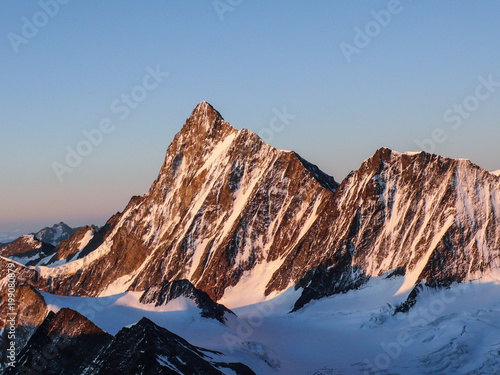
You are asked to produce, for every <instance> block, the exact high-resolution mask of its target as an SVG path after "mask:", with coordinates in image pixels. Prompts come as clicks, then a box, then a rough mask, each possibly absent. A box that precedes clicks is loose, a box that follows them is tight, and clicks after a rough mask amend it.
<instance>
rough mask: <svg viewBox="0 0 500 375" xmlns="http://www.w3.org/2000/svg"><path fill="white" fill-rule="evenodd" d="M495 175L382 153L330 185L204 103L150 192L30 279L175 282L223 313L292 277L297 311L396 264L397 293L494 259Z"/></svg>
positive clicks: (113, 285) (111, 290)
mask: <svg viewBox="0 0 500 375" xmlns="http://www.w3.org/2000/svg"><path fill="white" fill-rule="evenodd" d="M499 184H500V182H499V178H498V177H496V176H494V175H492V174H490V173H488V172H486V171H485V170H483V169H481V168H479V167H478V166H476V165H473V164H472V163H470V162H469V161H466V160H454V159H448V158H443V157H439V156H436V155H430V154H427V153H425V152H421V153H408V154H400V153H398V152H395V151H391V150H389V149H386V148H382V149H380V150H378V151H377V152H376V153H375V155H374V156H373V157H371V158H369V159H368V160H366V161H365V162H364V163H363V164H362V166H361V167H360V169H358V170H357V171H354V172H352V173H351V174H350V175H349V176H348V177H347V178H346V179H345V180H344V181H343V182H342V184H341V185H340V187H338V184H337V183H336V182H335V181H334V180H333V178H331V177H329V176H327V175H326V174H324V173H322V172H321V171H319V169H318V168H317V167H315V166H314V165H312V164H310V163H308V162H307V161H305V160H304V159H302V158H301V157H300V156H298V155H297V154H295V153H294V152H288V151H279V150H277V149H274V148H273V147H271V146H269V145H267V144H265V143H264V142H263V141H262V140H261V139H260V138H259V137H258V136H257V135H255V134H254V133H252V132H250V131H248V130H245V129H244V130H241V131H237V130H236V129H234V128H233V127H232V126H231V125H229V124H228V123H227V122H225V121H224V120H223V119H222V116H221V115H220V114H219V113H218V112H217V111H216V110H214V109H213V108H212V107H211V106H210V105H209V104H208V103H205V102H203V103H200V104H199V105H198V106H197V107H196V108H195V110H194V111H193V113H192V114H191V116H190V117H189V118H188V119H187V121H186V124H185V125H184V127H183V128H182V130H181V131H180V132H179V133H178V134H177V135H176V136H175V138H174V141H173V142H172V144H171V145H170V146H169V148H168V150H167V155H166V158H165V162H164V164H163V166H162V168H161V170H160V173H159V176H158V178H157V179H156V181H155V182H154V183H153V185H152V186H151V189H150V190H149V192H148V193H147V194H146V195H144V196H142V197H134V198H132V200H131V201H130V203H129V204H128V206H127V207H126V209H125V211H124V212H123V213H121V214H117V215H115V216H114V217H113V218H111V219H110V221H109V222H108V224H107V226H106V232H105V233H103V234H102V235H101V236H100V240H99V241H97V242H96V243H95V244H94V245H93V246H92V248H90V249H89V248H88V249H85V248H84V249H79V250H78V252H80V254H79V255H78V256H77V257H75V258H76V259H68V260H71V261H69V262H62V263H60V264H59V265H58V266H56V267H39V268H38V270H39V272H40V276H41V277H40V279H39V281H38V283H37V286H38V287H39V288H41V289H42V290H46V291H50V292H54V293H57V294H63V295H90V296H97V295H112V294H116V293H122V292H125V291H126V290H138V291H144V290H146V289H148V288H149V287H151V286H153V285H159V284H162V283H164V282H169V281H173V280H180V279H186V280H189V281H190V282H191V283H192V284H193V285H194V286H195V287H197V288H199V289H201V290H203V291H204V292H206V293H208V294H209V295H210V296H211V297H212V299H214V300H216V301H221V303H223V304H225V305H226V306H228V307H229V308H233V307H236V306H241V305H243V304H247V303H250V302H258V301H262V300H264V299H265V298H269V296H273V295H276V294H277V293H280V292H282V291H284V290H286V289H287V288H289V287H291V286H294V285H296V287H297V288H303V296H302V297H301V298H300V301H298V304H297V305H296V307H295V308H300V307H301V306H303V305H304V304H305V303H307V302H308V301H310V300H311V299H317V298H321V297H324V296H328V295H331V294H335V293H340V292H346V291H347V290H349V289H352V288H357V287H359V286H360V285H362V284H363V283H365V282H366V281H367V280H368V279H369V278H370V277H374V276H380V275H382V274H385V273H387V272H389V271H395V272H399V273H401V274H404V275H405V280H406V281H405V284H404V285H403V286H402V287H401V290H400V291H399V293H400V294H404V295H406V296H408V295H410V294H411V293H410V292H411V291H412V290H413V289H414V288H415V286H418V285H421V284H422V283H426V284H428V285H435V286H437V285H447V284H449V283H451V282H454V281H465V280H471V279H475V278H480V277H481V276H482V275H484V274H485V273H488V272H489V270H491V269H493V268H495V267H498V266H499V265H500V264H499V255H500V254H499V248H500V247H499V246H498V244H499V243H500V228H499V227H498V225H497V222H498V221H499V220H500V209H499V208H500V193H499ZM71 252H73V253H75V252H77V249H73V250H69V253H71ZM96 274H99V275H100V277H99V278H96V277H92V275H96ZM416 292H417V291H414V293H413V294H411V299H412V300H413V299H414V297H415V293H416ZM242 295H245V298H242ZM409 302H411V301H409Z"/></svg>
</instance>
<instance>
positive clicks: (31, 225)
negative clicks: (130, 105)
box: [0, 0, 500, 233]
mask: <svg viewBox="0 0 500 375" xmlns="http://www.w3.org/2000/svg"><path fill="white" fill-rule="evenodd" d="M50 1H51V0H42V2H50ZM66 1H67V0H66ZM220 3H225V4H228V3H230V2H229V1H228V0H221V1H219V4H220ZM232 3H233V4H236V3H237V1H236V0H232ZM388 3H389V2H388V1H353V0H344V1H326V0H324V1H312V2H311V1H309V2H306V1H293V0H277V1H249V0H243V1H241V2H240V4H239V5H235V6H232V7H231V8H232V9H231V11H227V12H225V13H224V14H223V15H222V17H223V20H221V18H220V17H219V14H218V13H217V11H216V9H215V7H214V2H213V1H201V0H198V1H175V2H174V1H169V2H167V1H144V0H141V1H138V0H129V1H118V0H107V1H97V0H85V1H79V0H72V1H69V2H68V4H66V5H61V6H60V9H59V11H58V12H57V14H55V15H54V17H48V22H47V24H46V25H44V26H43V25H42V26H41V27H39V29H38V32H37V34H36V35H34V36H32V37H31V38H26V41H27V43H24V44H20V45H19V46H18V48H19V51H18V53H15V50H14V48H13V46H12V43H11V41H10V40H9V35H10V37H11V38H12V35H13V34H9V33H15V34H17V35H20V36H22V35H23V34H22V31H23V30H22V28H23V23H24V22H25V21H24V18H26V19H27V20H29V21H33V18H35V19H36V20H37V21H38V23H39V24H40V23H43V22H44V18H43V15H40V13H37V12H40V11H41V9H42V8H41V5H40V3H39V2H38V1H15V0H8V1H2V2H1V3H0V64H1V69H0V83H1V89H0V102H1V108H2V110H1V111H0V126H1V137H0V153H1V154H0V155H1V159H0V171H1V173H0V178H1V188H0V189H1V190H0V232H12V231H16V230H19V231H20V232H18V233H22V232H28V231H35V230H38V229H40V228H42V227H43V226H47V225H52V224H53V223H55V222H59V221H65V222H66V223H68V224H69V225H72V226H78V225H84V224H91V223H93V224H97V225H102V224H104V222H105V221H106V220H107V219H108V218H109V217H110V216H111V215H112V214H113V213H115V212H116V211H119V210H122V209H123V208H124V207H125V205H126V204H127V202H128V200H129V199H130V197H131V196H132V195H137V194H144V193H145V192H146V191H147V190H148V188H149V186H150V185H151V183H152V182H153V180H154V179H155V178H156V175H157V173H158V171H159V169H160V167H161V164H162V162H163V158H164V155H165V150H166V148H167V147H168V145H169V144H170V142H171V140H172V139H173V137H174V135H175V133H176V132H178V131H179V130H180V128H181V127H182V125H183V123H184V121H185V119H186V118H187V117H188V116H189V114H190V113H191V111H192V109H193V108H194V107H195V106H196V104H197V103H198V102H200V101H202V100H206V101H208V102H209V103H211V104H212V105H213V106H214V107H215V108H217V109H218V110H219V111H220V112H221V114H222V115H223V116H224V118H225V119H226V120H227V121H228V122H230V123H231V124H232V125H233V126H235V127H236V128H238V129H241V128H248V129H251V130H253V131H255V132H256V133H261V132H262V131H263V129H266V128H269V124H270V121H271V120H272V118H273V117H274V116H275V115H274V112H273V110H276V109H278V110H280V111H282V110H283V108H284V107H286V109H287V111H288V113H290V114H294V115H296V117H295V118H294V119H293V120H291V121H290V123H289V124H288V125H287V127H286V128H285V129H284V130H283V131H281V132H276V133H275V134H274V137H273V139H272V141H271V142H270V143H271V144H272V145H273V146H276V147H279V148H283V149H293V150H295V151H297V152H298V153H299V154H301V155H302V156H303V157H304V158H306V159H308V160H309V161H311V162H313V163H315V164H317V165H318V166H320V168H322V169H323V170H324V171H325V172H327V173H329V174H331V175H333V176H334V177H335V179H336V180H337V181H341V180H342V179H343V178H344V177H345V176H346V175H347V173H348V172H349V171H351V170H353V169H357V168H358V167H359V165H360V164H361V163H362V161H363V160H364V159H366V158H368V157H369V156H371V155H372V154H373V153H374V152H375V151H376V150H377V149H378V148H379V147H381V146H387V147H390V148H393V149H396V150H399V151H407V150H408V151H410V150H413V151H418V148H419V147H417V145H416V144H415V140H416V139H420V140H422V139H425V138H429V137H430V136H431V134H432V132H433V130H434V129H436V128H441V129H443V130H444V131H445V133H446V137H447V140H446V142H444V143H442V144H438V145H436V148H435V153H438V154H441V155H444V156H449V157H457V158H467V159H471V160H472V161H473V162H475V163H476V164H479V165H480V166H482V167H484V168H485V169H488V170H493V169H499V168H500V147H499V140H500V126H499V121H500V105H499V104H500V88H496V89H493V90H494V91H495V92H493V93H491V95H490V97H489V98H488V99H486V100H481V101H480V103H479V105H478V108H477V109H475V110H474V111H473V112H472V113H467V115H468V118H466V119H464V120H463V123H462V125H461V127H460V129H453V128H452V127H451V125H452V124H451V123H447V122H445V121H444V120H443V114H444V113H445V112H446V111H447V110H449V109H453V105H454V104H455V103H457V104H459V103H463V101H464V100H465V99H466V98H467V97H468V96H470V95H474V94H475V90H476V87H477V86H478V84H479V81H478V79H479V77H481V76H482V77H485V78H487V77H488V76H489V75H492V77H493V80H494V81H496V82H500V48H499V45H498V36H499V35H500V23H499V22H498V20H499V18H500V3H499V2H498V1H495V0H489V1H486V0H485V1H480V2H478V1H472V0H469V1H460V2H456V1H451V0H448V1H439V2H437V1H432V0H427V1H425V0H418V1H416V0H414V1H410V0H402V1H401V2H400V7H399V9H400V10H401V12H399V14H396V15H392V19H391V21H390V22H389V24H388V25H387V26H385V27H381V28H380V29H381V30H380V32H379V33H378V34H377V35H374V36H373V37H372V38H371V41H370V43H369V45H368V46H366V47H365V48H362V49H360V53H359V54H354V55H352V56H351V57H352V61H351V62H350V63H348V62H347V61H346V58H345V57H344V54H343V53H342V50H341V48H340V44H341V43H342V42H345V43H349V44H351V45H354V37H355V27H359V28H360V29H365V26H366V25H367V24H368V25H371V26H372V27H374V26H373V23H371V24H370V23H369V22H371V21H373V19H374V18H373V15H372V14H371V12H372V11H377V12H378V11H380V10H383V9H387V7H388ZM37 17H38V18H37ZM24 31H26V30H24ZM158 65H159V66H160V69H161V70H162V71H164V72H168V73H169V74H170V75H169V77H168V78H166V79H165V80H164V81H163V82H162V83H161V84H160V85H159V86H158V87H157V88H156V89H155V90H153V91H149V92H148V93H147V98H146V99H145V100H144V101H143V102H141V103H140V104H139V105H138V106H137V108H135V109H133V110H132V111H131V112H130V115H129V116H127V117H126V118H125V119H124V120H121V119H119V116H118V115H117V114H116V113H113V112H112V110H111V108H110V105H111V103H112V102H113V101H114V100H117V99H120V97H121V95H123V94H130V92H131V90H132V89H133V88H134V87H135V86H137V85H139V84H141V82H142V79H143V78H144V76H145V75H146V74H147V72H146V68H147V67H148V66H150V67H153V68H155V67H156V66H158ZM496 90H498V92H496ZM483 94H484V91H483ZM469 99H470V98H469ZM471 103H473V102H471ZM104 118H110V119H112V120H113V122H114V124H115V130H114V131H113V132H112V133H111V134H106V135H105V137H104V139H103V141H102V143H101V144H100V145H99V146H97V147H95V149H94V150H93V151H92V152H91V153H90V154H89V155H88V156H86V157H85V158H84V159H83V161H82V163H81V165H79V166H78V167H77V168H75V169H74V170H73V171H72V172H71V173H67V174H65V175H64V180H63V182H59V181H58V178H57V177H56V175H55V173H54V171H53V169H52V163H53V162H54V161H58V162H61V163H63V162H64V159H65V157H66V154H67V151H66V148H67V147H68V146H69V147H72V148H76V146H77V145H78V143H79V142H81V141H82V140H84V139H85V138H84V136H83V135H82V131H83V130H91V129H95V128H98V126H99V123H100V121H101V120H102V119H104Z"/></svg>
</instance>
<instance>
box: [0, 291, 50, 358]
mask: <svg viewBox="0 0 500 375" xmlns="http://www.w3.org/2000/svg"><path fill="white" fill-rule="evenodd" d="M14 289H15V292H14V299H13V300H14V305H13V309H12V310H11V309H10V305H9V289H8V288H7V286H3V287H2V289H1V293H0V302H1V306H0V315H1V316H2V320H0V331H1V332H2V334H1V336H0V363H1V364H2V365H4V364H6V363H8V362H10V361H9V360H8V358H7V356H8V354H10V353H8V352H7V350H8V349H9V347H10V343H11V341H15V352H16V355H17V354H19V352H20V351H21V349H22V348H23V347H24V345H25V344H26V343H27V342H28V339H29V338H30V337H31V335H32V334H33V332H34V331H35V330H36V328H37V327H38V326H39V325H40V324H41V323H42V322H43V320H44V319H45V317H46V316H47V304H46V303H45V300H44V298H43V297H42V295H41V294H40V293H39V292H38V291H37V290H36V289H34V288H33V287H32V286H29V285H25V284H24V285H16V287H15V288H14ZM12 324H13V327H15V331H13V330H12V329H11V326H12ZM11 333H14V335H15V336H14V337H12V336H10V334H11Z"/></svg>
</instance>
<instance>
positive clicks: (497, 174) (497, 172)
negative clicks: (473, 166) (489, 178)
mask: <svg viewBox="0 0 500 375" xmlns="http://www.w3.org/2000/svg"><path fill="white" fill-rule="evenodd" d="M491 173H492V174H494V175H495V176H500V169H499V170H498V171H493V172H491Z"/></svg>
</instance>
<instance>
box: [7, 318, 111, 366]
mask: <svg viewBox="0 0 500 375" xmlns="http://www.w3.org/2000/svg"><path fill="white" fill-rule="evenodd" d="M111 339H112V336H111V335H109V334H107V333H106V332H104V331H102V330H101V329H100V328H98V327H97V326H95V325H94V324H93V323H92V322H91V321H90V320H88V319H87V318H85V317H84V316H82V315H80V314H79V313H77V312H76V311H73V310H70V309H61V310H60V311H59V312H58V313H57V314H55V313H53V312H50V313H49V315H48V316H47V318H46V319H45V320H44V322H43V323H42V324H41V325H40V326H39V327H38V329H37V330H36V331H35V333H34V334H33V336H32V337H31V338H30V340H29V341H28V343H27V344H26V346H25V347H24V349H23V350H22V351H21V354H20V356H19V359H18V364H17V367H16V368H11V369H9V370H8V371H7V372H6V374H19V373H39V374H54V375H55V374H75V375H77V374H78V375H80V374H82V373H83V372H84V370H85V369H86V368H87V366H88V365H89V363H90V361H91V360H92V359H93V358H95V357H96V356H97V354H98V353H99V352H100V351H101V350H102V349H103V348H104V347H105V346H106V345H107V344H108V343H109V342H110V341H111ZM23 371H24V372H23Z"/></svg>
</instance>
